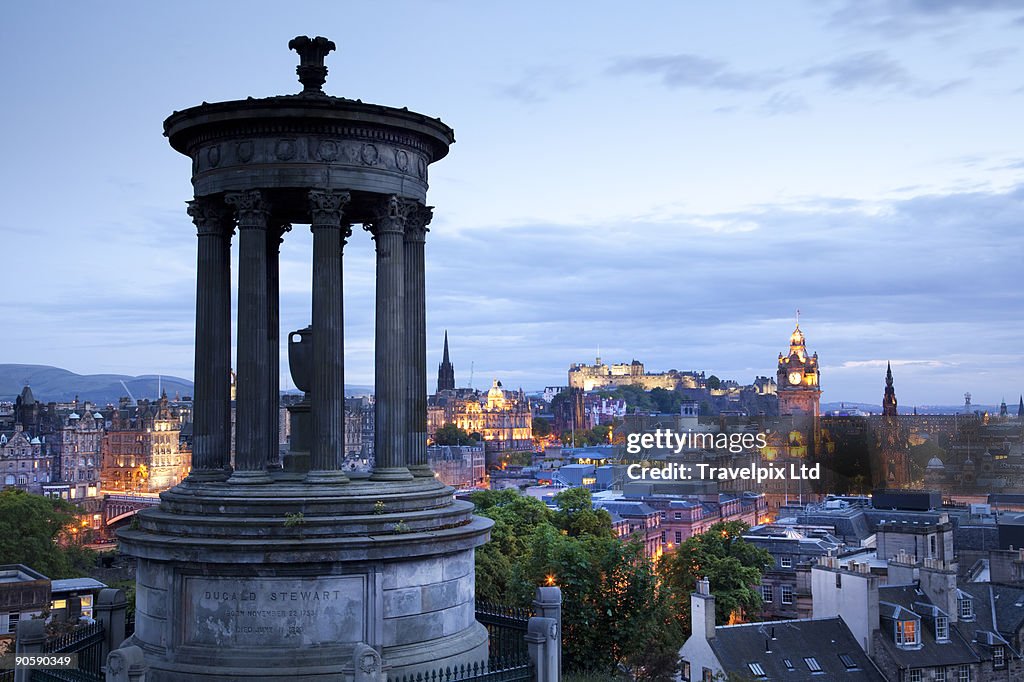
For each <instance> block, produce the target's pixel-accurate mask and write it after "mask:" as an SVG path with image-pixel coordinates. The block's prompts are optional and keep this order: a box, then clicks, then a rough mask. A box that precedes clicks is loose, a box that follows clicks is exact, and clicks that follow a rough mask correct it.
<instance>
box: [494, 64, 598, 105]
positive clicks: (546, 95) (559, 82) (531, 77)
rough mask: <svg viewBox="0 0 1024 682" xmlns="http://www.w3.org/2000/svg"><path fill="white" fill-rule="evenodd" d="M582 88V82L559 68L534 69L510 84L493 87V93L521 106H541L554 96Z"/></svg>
mask: <svg viewBox="0 0 1024 682" xmlns="http://www.w3.org/2000/svg"><path fill="white" fill-rule="evenodd" d="M579 86H580V82H579V81H578V80H577V79H576V78H574V77H572V76H571V75H570V74H569V73H568V72H566V71H565V70H564V69H562V68H561V67H558V66H546V67H540V66H537V67H532V68H529V69H527V70H526V71H525V72H524V73H523V76H522V77H521V78H519V79H518V80H516V81H513V82H510V83H502V84H498V85H495V86H492V91H493V92H494V93H495V94H496V95H497V96H498V97H501V98H504V99H511V100H515V101H516V102H519V103H521V104H539V103H542V102H546V101H548V100H549V99H550V98H551V96H552V95H553V94H558V93H564V92H567V91H570V90H574V89H576V88H578V87H579Z"/></svg>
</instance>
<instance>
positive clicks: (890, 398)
mask: <svg viewBox="0 0 1024 682" xmlns="http://www.w3.org/2000/svg"><path fill="white" fill-rule="evenodd" d="M882 414H883V415H884V416H886V417H895V416H896V389H895V388H893V385H892V363H891V362H889V363H886V367H885V395H884V396H883V398H882Z"/></svg>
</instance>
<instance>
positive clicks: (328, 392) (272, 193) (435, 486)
mask: <svg viewBox="0 0 1024 682" xmlns="http://www.w3.org/2000/svg"><path fill="white" fill-rule="evenodd" d="M289 47H290V48H292V49H294V50H296V51H297V52H298V53H299V55H300V64H299V66H298V68H297V73H298V75H299V80H300V82H301V83H302V86H303V89H302V91H301V92H300V93H298V94H295V95H284V96H277V97H267V98H263V99H253V98H248V99H245V100H237V101H230V102H218V103H214V104H207V103H205V102H204V103H203V104H201V105H199V106H196V107H192V108H190V109H186V110H184V111H179V112H174V113H173V114H172V115H171V116H170V117H169V118H168V119H167V120H166V121H165V122H164V133H165V135H166V136H167V138H168V140H169V142H170V144H171V146H172V147H173V148H174V149H175V150H177V151H179V152H181V153H182V154H185V155H186V156H188V157H189V158H190V159H191V160H192V184H193V187H194V190H195V198H194V200H193V201H190V202H188V214H189V215H190V216H191V218H192V220H193V222H194V223H195V226H196V229H197V232H198V241H199V244H198V275H197V277H198V281H197V295H196V354H195V396H194V399H195V403H194V411H193V419H194V423H193V434H194V441H193V460H192V470H191V473H190V474H189V476H188V477H187V478H186V479H185V480H184V481H183V482H182V483H181V484H180V485H178V486H176V487H175V488H173V489H171V490H169V491H166V492H164V493H162V494H161V502H160V505H159V507H156V508H152V509H147V510H144V511H141V512H140V513H139V515H138V519H137V523H133V524H132V527H131V528H128V529H125V530H123V531H122V532H121V533H120V539H121V547H122V549H123V551H125V552H127V553H128V554H131V555H133V556H135V557H137V559H138V575H137V589H136V627H135V634H134V636H133V637H132V638H130V639H129V640H127V641H126V643H125V646H126V647H127V646H138V647H139V648H140V649H141V650H142V652H143V654H144V657H145V662H146V665H147V666H148V667H149V670H150V672H149V677H148V679H149V680H150V682H154V681H155V682H164V681H169V680H242V679H245V680H261V679H262V680H272V679H273V680H276V679H286V678H287V679H291V680H328V679H330V680H338V679H353V678H354V677H355V676H356V675H357V673H358V671H357V670H355V669H354V668H355V667H358V666H356V664H355V663H354V662H353V661H355V660H363V659H366V660H368V659H367V657H366V655H365V654H366V652H367V651H368V648H369V649H371V650H373V651H375V652H376V655H377V656H378V657H379V667H380V670H381V675H384V674H387V675H390V676H395V675H403V674H408V673H416V672H421V671H427V670H434V669H437V668H439V667H442V666H449V665H452V666H454V665H458V664H461V663H475V662H480V661H483V660H485V659H486V657H487V632H486V630H485V629H484V627H483V626H482V625H480V624H479V623H477V622H476V620H475V618H474V596H473V590H474V566H473V556H474V548H475V547H477V546H479V545H481V544H483V543H484V542H486V540H487V538H488V534H489V529H490V526H491V522H490V521H488V520H486V519H481V518H478V517H475V516H473V514H472V505H471V504H469V503H467V502H463V501H459V500H456V499H454V497H453V494H452V492H453V491H452V489H451V488H449V487H447V486H445V485H443V484H441V483H440V482H439V481H437V480H436V479H435V478H434V476H433V474H432V473H431V471H430V468H429V466H428V465H427V460H426V424H427V412H426V395H427V387H426V357H425V355H426V353H425V345H426V342H425V319H424V308H425V300H424V278H423V247H424V239H425V235H426V233H427V225H428V224H429V222H430V218H431V208H430V207H428V206H426V205H425V200H426V193H427V168H428V166H429V165H430V164H431V163H433V162H434V161H437V160H439V159H441V158H443V157H444V156H445V155H446V154H447V153H448V147H449V145H450V144H452V142H454V137H453V133H452V129H451V128H449V127H448V126H447V125H445V124H444V123H442V122H441V121H440V120H439V119H436V118H430V117H428V116H424V115H422V114H417V113H414V112H412V111H409V110H408V109H404V108H403V109H395V108H391V107H385V106H379V105H375V104H366V103H364V102H362V101H360V100H351V99H345V98H341V97H332V96H328V95H326V94H325V93H324V92H323V90H322V86H323V84H324V82H325V79H326V76H327V68H326V67H325V66H324V57H325V56H326V55H327V54H328V53H329V52H331V51H332V50H334V47H335V46H334V43H332V42H331V41H329V40H327V39H326V38H322V37H317V38H313V39H310V38H307V37H305V36H302V37H298V38H295V39H294V40H292V41H291V42H290V43H289ZM293 224H309V225H310V227H311V229H312V232H313V254H312V262H313V282H312V306H311V307H312V320H311V324H310V326H309V327H308V328H306V329H304V330H300V331H298V332H294V333H293V334H292V335H291V339H290V356H291V361H290V365H291V367H292V374H293V376H294V377H295V381H296V385H297V386H299V387H300V388H302V389H304V390H305V391H306V400H305V401H304V406H302V407H301V409H299V410H298V412H299V414H297V415H296V416H297V419H296V426H295V428H296V432H295V434H294V436H293V449H294V451H293V452H292V453H290V454H289V456H288V457H286V458H285V462H284V464H283V465H282V462H281V461H280V458H279V453H278V446H277V443H278V433H277V429H278V418H277V410H278V395H279V386H278V381H279V372H280V366H279V365H280V363H279V357H280V345H279V344H280V341H279V334H278V328H279V324H278V300H279V296H278V260H279V259H278V252H279V245H280V243H281V240H282V238H283V237H284V235H285V233H286V232H287V231H288V230H289V229H290V228H291V225H293ZM356 224H359V225H362V226H363V228H365V229H366V230H367V231H368V232H369V233H370V234H371V235H372V238H373V240H374V242H375V248H376V273H377V287H376V329H375V335H376V340H375V344H376V346H375V368H376V370H375V371H376V373H375V391H376V432H375V434H374V437H375V443H374V445H375V451H376V463H375V467H374V468H373V471H372V473H371V474H370V475H369V476H368V477H363V478H356V477H355V476H353V477H352V478H351V479H350V478H349V477H348V476H346V474H345V472H343V471H342V468H341V463H342V461H343V457H342V455H343V451H342V449H343V445H344V438H343V432H342V429H343V425H344V398H345V395H344V333H343V310H342V262H343V258H342V254H343V249H344V246H345V243H346V240H347V239H349V238H350V237H351V236H352V226H353V225H356ZM236 234H237V242H238V249H239V256H238V269H239V271H238V311H237V312H238V319H237V349H236V352H237V364H236V366H237V399H236V404H235V409H236V415H237V416H236V454H235V457H234V461H233V462H232V461H231V458H230V455H229V452H230V410H231V403H230V400H231V397H230V386H229V382H230V374H231V319H230V317H231V273H230V267H231V265H230V264H231V242H232V237H234V236H235V235H236Z"/></svg>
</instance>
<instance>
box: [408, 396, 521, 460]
mask: <svg viewBox="0 0 1024 682" xmlns="http://www.w3.org/2000/svg"><path fill="white" fill-rule="evenodd" d="M445 424H455V425H456V426H458V427H459V428H460V429H463V430H465V431H466V433H478V434H480V436H481V438H482V440H483V442H484V445H485V447H486V448H487V451H488V452H498V451H501V450H529V449H531V448H532V447H533V409H532V406H531V405H530V401H529V399H528V398H527V397H526V395H525V394H524V393H523V391H522V389H520V390H518V391H506V390H505V389H504V388H502V385H501V382H500V381H498V380H497V379H495V380H494V382H493V383H492V384H491V388H490V390H488V391H487V393H480V392H479V391H472V390H468V389H459V390H455V391H442V392H441V393H438V394H436V395H434V396H432V398H431V406H430V408H428V422H427V432H428V435H429V436H430V438H431V440H433V437H434V434H435V433H436V432H437V429H438V428H440V427H441V426H444V425H445Z"/></svg>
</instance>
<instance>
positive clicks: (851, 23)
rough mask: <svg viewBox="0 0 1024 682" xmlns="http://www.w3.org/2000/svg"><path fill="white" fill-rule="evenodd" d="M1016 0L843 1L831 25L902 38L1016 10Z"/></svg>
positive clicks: (833, 14) (1018, 5)
mask: <svg viewBox="0 0 1024 682" xmlns="http://www.w3.org/2000/svg"><path fill="white" fill-rule="evenodd" d="M1020 9H1021V5H1020V2H1019V1H1018V0H844V2H842V3H841V5H840V7H839V8H838V9H836V10H835V11H834V12H833V13H832V15H831V17H830V20H829V23H830V24H831V25H832V26H835V27H840V28H852V29H855V30H860V31H868V32H872V33H878V34H881V35H882V36H884V37H886V38H903V37H907V36H909V35H912V34H915V33H921V32H937V31H938V32H942V31H947V30H949V29H950V28H956V27H959V26H960V25H962V24H964V23H965V22H967V21H969V20H970V19H971V18H972V17H974V16H977V15H981V14H995V13H1004V12H1019V11H1020Z"/></svg>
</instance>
